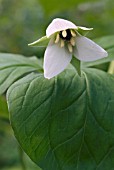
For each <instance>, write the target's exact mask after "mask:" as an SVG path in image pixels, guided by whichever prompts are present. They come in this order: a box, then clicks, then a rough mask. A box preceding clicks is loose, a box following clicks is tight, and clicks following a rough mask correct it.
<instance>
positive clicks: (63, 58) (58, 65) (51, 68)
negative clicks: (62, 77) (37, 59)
mask: <svg viewBox="0 0 114 170" xmlns="http://www.w3.org/2000/svg"><path fill="white" fill-rule="evenodd" d="M71 59H72V54H70V53H69V52H68V50H67V49H65V48H61V47H59V45H58V44H52V43H51V42H50V43H49V45H48V47H47V49H46V51H45V54H44V77H45V78H48V79H50V78H52V77H54V76H56V75H58V74H59V73H61V72H62V71H63V70H64V69H65V68H66V67H67V65H68V64H69V63H70V61H71Z"/></svg>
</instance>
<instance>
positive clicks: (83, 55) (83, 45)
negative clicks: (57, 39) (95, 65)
mask: <svg viewBox="0 0 114 170" xmlns="http://www.w3.org/2000/svg"><path fill="white" fill-rule="evenodd" d="M74 55H75V56H76V57H77V58H78V59H79V60H81V61H94V60H98V59H101V58H104V57H107V56H108V53H107V52H106V51H105V50H104V49H103V48H102V47H100V46H99V45H98V44H96V43H95V42H93V41H92V40H90V39H88V38H86V37H83V36H77V37H76V49H75V50H74Z"/></svg>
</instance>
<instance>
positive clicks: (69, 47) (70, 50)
mask: <svg viewBox="0 0 114 170" xmlns="http://www.w3.org/2000/svg"><path fill="white" fill-rule="evenodd" d="M68 50H69V52H70V53H72V52H73V48H72V45H71V44H70V43H68Z"/></svg>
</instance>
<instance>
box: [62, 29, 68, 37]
mask: <svg viewBox="0 0 114 170" xmlns="http://www.w3.org/2000/svg"><path fill="white" fill-rule="evenodd" d="M62 36H63V37H64V38H65V37H66V36H67V32H66V30H64V31H62Z"/></svg>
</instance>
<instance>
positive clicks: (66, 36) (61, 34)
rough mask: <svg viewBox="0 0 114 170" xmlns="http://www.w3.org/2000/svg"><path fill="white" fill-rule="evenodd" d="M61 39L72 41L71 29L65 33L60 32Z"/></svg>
mask: <svg viewBox="0 0 114 170" xmlns="http://www.w3.org/2000/svg"><path fill="white" fill-rule="evenodd" d="M59 36H60V38H62V39H63V40H67V41H70V39H71V37H72V35H71V32H70V30H69V29H67V30H64V31H60V33H59Z"/></svg>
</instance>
